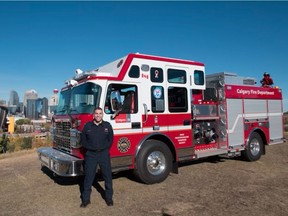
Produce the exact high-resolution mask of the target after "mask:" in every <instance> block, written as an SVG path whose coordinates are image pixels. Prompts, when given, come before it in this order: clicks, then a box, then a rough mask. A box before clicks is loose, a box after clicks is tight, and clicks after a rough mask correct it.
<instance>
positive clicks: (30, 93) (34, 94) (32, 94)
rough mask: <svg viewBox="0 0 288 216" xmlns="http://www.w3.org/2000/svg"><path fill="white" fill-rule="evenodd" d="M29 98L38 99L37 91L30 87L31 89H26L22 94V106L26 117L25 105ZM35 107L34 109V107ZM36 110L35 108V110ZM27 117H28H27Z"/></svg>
mask: <svg viewBox="0 0 288 216" xmlns="http://www.w3.org/2000/svg"><path fill="white" fill-rule="evenodd" d="M29 99H32V100H36V101H37V99H38V94H37V92H36V91H35V90H34V89H31V90H28V91H26V92H25V94H24V101H23V106H24V114H25V116H27V117H28V106H27V101H28V100H29ZM36 108H37V102H36ZM36 108H35V109H36ZM36 111H37V110H36ZM28 118H29V117H28Z"/></svg>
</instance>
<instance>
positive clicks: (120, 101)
mask: <svg viewBox="0 0 288 216" xmlns="http://www.w3.org/2000/svg"><path fill="white" fill-rule="evenodd" d="M138 104H139V97H138V88H137V86H136V85H131V84H110V85H109V86H108V90H107V95H106V99H105V107H104V112H105V113H106V114H108V115H107V116H108V118H109V116H110V118H109V119H108V121H109V122H110V123H111V125H112V127H113V129H114V131H115V133H121V134H125V133H130V134H131V133H137V132H141V131H142V129H141V125H142V124H141V120H142V119H141V116H142V115H140V114H139V112H140V110H141V109H139V105H138ZM131 129H132V130H133V131H131Z"/></svg>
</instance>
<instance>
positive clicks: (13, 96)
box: [8, 90, 19, 107]
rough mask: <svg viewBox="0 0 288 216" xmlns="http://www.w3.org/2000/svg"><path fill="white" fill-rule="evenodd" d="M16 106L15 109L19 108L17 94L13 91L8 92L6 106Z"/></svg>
mask: <svg viewBox="0 0 288 216" xmlns="http://www.w3.org/2000/svg"><path fill="white" fill-rule="evenodd" d="M12 105H16V107H18V106H19V96H18V93H17V92H16V91H15V90H12V91H11V92H10V98H9V103H8V106H12Z"/></svg>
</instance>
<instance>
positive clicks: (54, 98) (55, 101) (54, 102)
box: [48, 89, 59, 117]
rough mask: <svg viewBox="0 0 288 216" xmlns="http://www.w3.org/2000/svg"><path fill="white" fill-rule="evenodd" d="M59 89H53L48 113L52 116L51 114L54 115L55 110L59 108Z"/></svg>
mask: <svg viewBox="0 0 288 216" xmlns="http://www.w3.org/2000/svg"><path fill="white" fill-rule="evenodd" d="M58 92H59V91H58V89H54V90H53V95H52V96H51V97H50V100H49V104H48V105H49V111H48V114H49V116H50V117H51V115H53V114H54V113H55V112H56V109H57V105H58V101H59V99H58Z"/></svg>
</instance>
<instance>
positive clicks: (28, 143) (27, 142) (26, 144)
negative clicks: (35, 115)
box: [20, 137, 32, 150]
mask: <svg viewBox="0 0 288 216" xmlns="http://www.w3.org/2000/svg"><path fill="white" fill-rule="evenodd" d="M20 147H21V150H23V149H31V148H32V137H24V138H23V142H22V143H21V145H20Z"/></svg>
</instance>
